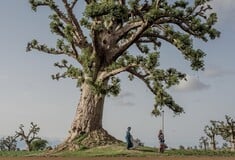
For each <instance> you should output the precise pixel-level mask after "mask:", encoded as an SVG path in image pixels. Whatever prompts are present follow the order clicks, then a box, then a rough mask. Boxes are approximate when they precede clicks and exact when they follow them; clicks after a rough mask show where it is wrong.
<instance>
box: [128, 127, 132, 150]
mask: <svg viewBox="0 0 235 160" xmlns="http://www.w3.org/2000/svg"><path fill="white" fill-rule="evenodd" d="M130 131H131V127H128V128H127V131H126V142H127V147H126V148H127V149H130V148H132V147H133V143H132V135H131V133H130Z"/></svg>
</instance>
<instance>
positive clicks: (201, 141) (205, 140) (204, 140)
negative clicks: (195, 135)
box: [199, 136, 209, 151]
mask: <svg viewBox="0 0 235 160" xmlns="http://www.w3.org/2000/svg"><path fill="white" fill-rule="evenodd" d="M208 141H209V139H208V137H204V136H202V137H201V138H200V139H199V145H200V148H204V150H205V151H206V150H207V148H208V145H209V142H208Z"/></svg>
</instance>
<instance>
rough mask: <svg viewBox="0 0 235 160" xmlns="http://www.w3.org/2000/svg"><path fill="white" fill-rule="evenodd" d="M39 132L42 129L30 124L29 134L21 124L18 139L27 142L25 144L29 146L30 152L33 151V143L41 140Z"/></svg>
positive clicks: (17, 133) (17, 134)
mask: <svg viewBox="0 0 235 160" xmlns="http://www.w3.org/2000/svg"><path fill="white" fill-rule="evenodd" d="M39 131H40V127H38V125H37V124H34V123H33V122H31V123H30V129H29V131H28V132H26V131H25V130H24V125H23V124H21V125H20V126H19V130H18V131H16V138H18V137H19V138H20V140H21V141H25V144H26V145H27V149H28V150H29V151H32V147H33V146H32V143H33V141H35V140H40V139H41V138H40V137H38V133H39Z"/></svg>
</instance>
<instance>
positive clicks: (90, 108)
mask: <svg viewBox="0 0 235 160" xmlns="http://www.w3.org/2000/svg"><path fill="white" fill-rule="evenodd" d="M104 100H105V95H102V94H97V93H95V92H94V91H93V90H92V88H91V87H90V85H88V84H86V83H84V84H83V86H82V92H81V96H80V101H79V104H78V106H77V110H76V114H75V118H74V120H73V122H72V126H71V129H70V131H69V136H68V138H67V139H66V141H65V142H64V143H62V144H61V145H59V146H57V147H56V149H55V151H61V150H66V149H68V150H76V149H79V148H80V147H84V146H86V147H94V146H101V145H107V144H118V143H120V142H121V141H120V140H117V139H116V138H115V137H113V136H111V135H109V134H108V132H107V131H106V130H104V129H103V127H102V119H103V106H104ZM81 139H82V140H81Z"/></svg>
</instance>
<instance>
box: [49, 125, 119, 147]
mask: <svg viewBox="0 0 235 160" xmlns="http://www.w3.org/2000/svg"><path fill="white" fill-rule="evenodd" d="M68 139H70V137H69V138H68ZM120 143H122V141H120V140H117V139H116V138H114V137H113V136H111V135H110V134H108V132H107V131H106V130H104V129H99V130H95V131H92V132H90V133H84V134H81V135H78V136H77V137H75V138H74V139H73V140H72V141H71V140H70V141H69V142H68V141H65V142H64V143H62V144H60V145H58V146H57V147H56V148H55V150H54V151H53V152H60V151H64V150H70V151H75V150H79V149H84V148H92V147H97V146H105V145H111V144H120Z"/></svg>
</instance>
